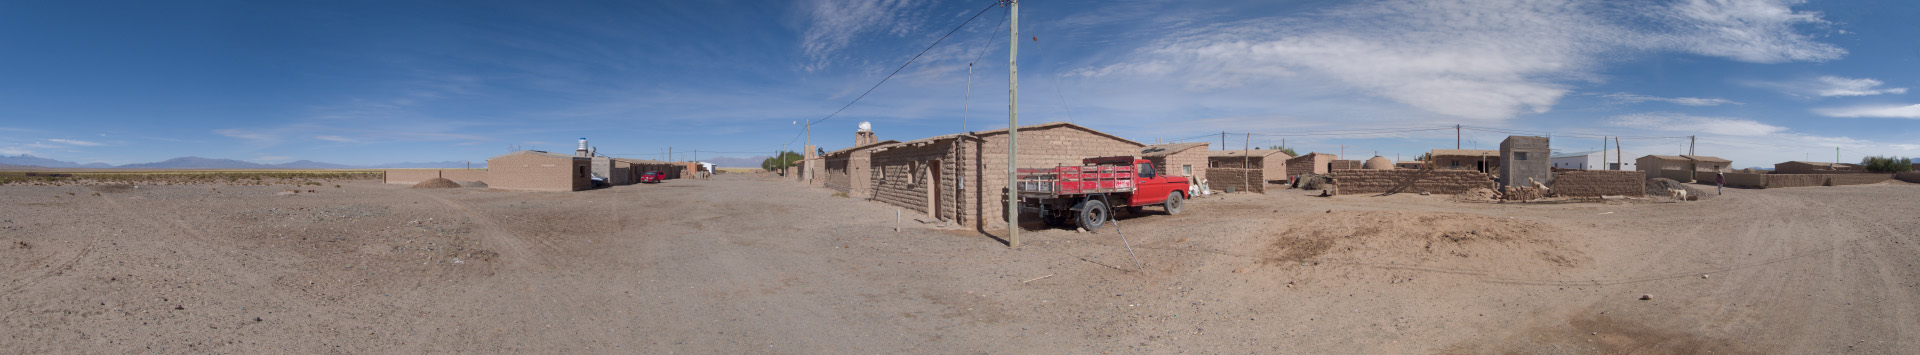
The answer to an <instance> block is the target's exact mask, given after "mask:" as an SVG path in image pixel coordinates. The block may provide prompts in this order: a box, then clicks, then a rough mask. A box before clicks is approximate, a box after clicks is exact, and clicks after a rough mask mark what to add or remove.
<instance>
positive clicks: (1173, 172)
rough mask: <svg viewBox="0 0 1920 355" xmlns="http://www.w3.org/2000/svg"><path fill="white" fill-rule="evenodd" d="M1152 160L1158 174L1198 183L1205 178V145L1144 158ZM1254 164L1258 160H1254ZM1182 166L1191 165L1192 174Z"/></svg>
mask: <svg viewBox="0 0 1920 355" xmlns="http://www.w3.org/2000/svg"><path fill="white" fill-rule="evenodd" d="M1146 159H1147V161H1151V162H1153V169H1154V172H1155V173H1158V174H1160V176H1186V177H1188V178H1190V179H1189V180H1190V181H1193V182H1194V183H1199V182H1200V180H1206V179H1207V147H1206V146H1199V147H1193V148H1190V149H1187V150H1185V151H1181V152H1179V153H1174V154H1171V155H1167V156H1164V157H1151V158H1146ZM1255 162H1256V164H1257V162H1258V160H1255ZM1182 166H1187V167H1192V169H1193V174H1192V175H1188V174H1187V173H1186V170H1184V169H1182V168H1181V167H1182Z"/></svg>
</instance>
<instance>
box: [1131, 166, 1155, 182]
mask: <svg viewBox="0 0 1920 355" xmlns="http://www.w3.org/2000/svg"><path fill="white" fill-rule="evenodd" d="M1134 169H1135V170H1139V171H1140V172H1139V175H1140V177H1143V178H1150V177H1153V164H1152V163H1140V165H1139V166H1137V167H1134Z"/></svg>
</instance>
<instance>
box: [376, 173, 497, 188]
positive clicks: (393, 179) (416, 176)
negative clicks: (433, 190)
mask: <svg viewBox="0 0 1920 355" xmlns="http://www.w3.org/2000/svg"><path fill="white" fill-rule="evenodd" d="M386 175H387V183H389V184H402V185H413V184H418V183H420V182H421V181H427V179H432V178H436V177H445V178H447V180H453V181H456V182H473V181H487V171H486V170H480V169H393V170H387V174H386Z"/></svg>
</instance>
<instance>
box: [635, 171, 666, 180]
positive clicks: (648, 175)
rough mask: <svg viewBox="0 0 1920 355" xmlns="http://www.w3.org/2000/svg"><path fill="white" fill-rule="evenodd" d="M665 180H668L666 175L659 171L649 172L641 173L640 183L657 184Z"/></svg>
mask: <svg viewBox="0 0 1920 355" xmlns="http://www.w3.org/2000/svg"><path fill="white" fill-rule="evenodd" d="M665 178H666V174H661V173H660V172H658V171H649V172H644V173H640V182H645V183H656V182H660V180H663V179H665Z"/></svg>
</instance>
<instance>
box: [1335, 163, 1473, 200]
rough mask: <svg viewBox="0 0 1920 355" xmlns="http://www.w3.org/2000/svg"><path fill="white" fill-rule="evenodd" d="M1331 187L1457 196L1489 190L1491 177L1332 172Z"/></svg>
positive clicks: (1445, 172)
mask: <svg viewBox="0 0 1920 355" xmlns="http://www.w3.org/2000/svg"><path fill="white" fill-rule="evenodd" d="M1329 175H1332V176H1333V184H1334V185H1335V186H1339V187H1340V193H1341V194H1377V193H1386V192H1388V191H1392V192H1397V193H1398V192H1404V193H1421V192H1427V193H1436V194H1446V195H1457V194H1461V193H1465V192H1467V190H1472V189H1476V188H1486V189H1492V188H1493V187H1494V182H1493V178H1492V177H1489V176H1487V174H1486V173H1481V172H1478V171H1473V170H1415V169H1395V170H1358V169H1353V170H1334V171H1333V173H1332V174H1329Z"/></svg>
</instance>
